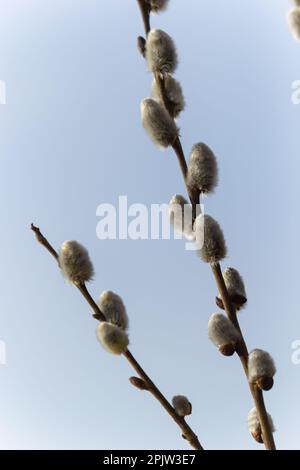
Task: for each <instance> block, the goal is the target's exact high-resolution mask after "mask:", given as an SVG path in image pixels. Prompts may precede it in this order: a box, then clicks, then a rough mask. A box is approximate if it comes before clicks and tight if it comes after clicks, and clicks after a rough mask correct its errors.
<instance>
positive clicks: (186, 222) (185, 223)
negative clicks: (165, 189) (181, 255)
mask: <svg viewBox="0 0 300 470" xmlns="http://www.w3.org/2000/svg"><path fill="white" fill-rule="evenodd" d="M169 214H170V222H171V224H173V225H174V229H175V230H176V232H177V233H180V234H183V235H184V236H185V237H186V238H187V239H189V240H194V239H195V234H194V232H193V208H192V206H191V204H189V203H188V201H187V200H186V199H185V198H184V197H183V196H181V195H180V194H175V196H173V197H172V199H171V201H170V202H169Z"/></svg>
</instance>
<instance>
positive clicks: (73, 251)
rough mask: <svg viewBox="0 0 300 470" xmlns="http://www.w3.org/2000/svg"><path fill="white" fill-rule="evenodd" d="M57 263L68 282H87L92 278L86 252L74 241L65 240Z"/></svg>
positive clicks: (91, 266) (90, 263)
mask: <svg viewBox="0 0 300 470" xmlns="http://www.w3.org/2000/svg"><path fill="white" fill-rule="evenodd" d="M58 263H59V266H60V268H61V270H62V273H63V275H64V276H65V278H66V279H67V280H68V281H70V282H73V283H83V282H88V281H90V280H91V279H92V277H93V274H94V269H93V265H92V262H91V260H90V257H89V254H88V251H87V250H86V248H85V247H84V246H82V245H80V243H78V242H76V241H74V240H67V241H65V242H64V243H63V244H62V245H61V248H60V251H59V258H58Z"/></svg>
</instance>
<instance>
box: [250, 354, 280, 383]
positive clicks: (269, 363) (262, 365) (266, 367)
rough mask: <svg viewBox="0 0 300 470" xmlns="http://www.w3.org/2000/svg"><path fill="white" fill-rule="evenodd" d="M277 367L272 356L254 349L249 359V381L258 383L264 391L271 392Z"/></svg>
mask: <svg viewBox="0 0 300 470" xmlns="http://www.w3.org/2000/svg"><path fill="white" fill-rule="evenodd" d="M275 374H276V366H275V363H274V360H273V358H272V356H271V355H270V354H269V353H268V352H267V351H263V350H262V349H254V350H253V351H252V352H251V353H250V354H249V357H248V381H249V382H250V383H256V384H257V385H258V386H259V387H260V388H261V389H262V390H270V388H272V386H273V377H274V375H275Z"/></svg>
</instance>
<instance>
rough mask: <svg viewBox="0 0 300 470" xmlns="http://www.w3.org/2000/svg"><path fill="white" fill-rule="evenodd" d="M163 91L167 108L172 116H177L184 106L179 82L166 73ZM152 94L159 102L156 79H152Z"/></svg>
mask: <svg viewBox="0 0 300 470" xmlns="http://www.w3.org/2000/svg"><path fill="white" fill-rule="evenodd" d="M164 84H165V93H166V98H167V100H168V110H169V111H170V113H171V114H172V116H173V117H174V118H176V117H178V116H179V114H180V113H181V111H183V110H184V108H185V101H184V96H183V92H182V88H181V85H180V83H179V82H178V81H177V80H175V78H173V77H172V76H171V75H166V77H165V80H164ZM152 96H153V98H154V99H155V100H156V101H159V102H161V95H160V92H159V89H158V85H157V81H156V80H155V79H154V80H153V83H152Z"/></svg>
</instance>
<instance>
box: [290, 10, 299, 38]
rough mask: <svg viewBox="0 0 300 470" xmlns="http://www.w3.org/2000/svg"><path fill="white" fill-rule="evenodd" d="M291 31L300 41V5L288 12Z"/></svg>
mask: <svg viewBox="0 0 300 470" xmlns="http://www.w3.org/2000/svg"><path fill="white" fill-rule="evenodd" d="M287 21H288V25H289V28H290V31H291V33H292V35H293V36H294V38H295V39H296V41H300V6H297V7H295V8H292V9H291V10H290V11H289V12H288V14H287Z"/></svg>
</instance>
